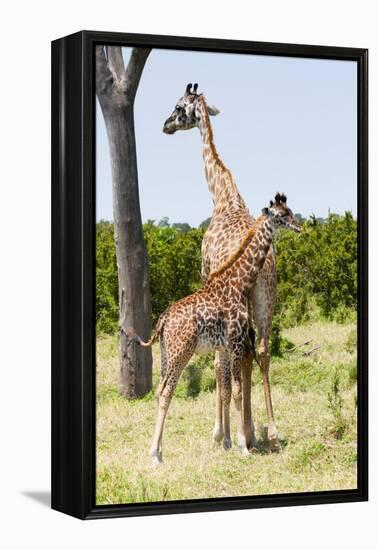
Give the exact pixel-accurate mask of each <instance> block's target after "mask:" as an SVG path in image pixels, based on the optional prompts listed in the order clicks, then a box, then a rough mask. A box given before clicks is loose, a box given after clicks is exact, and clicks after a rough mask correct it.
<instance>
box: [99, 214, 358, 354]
mask: <svg viewBox="0 0 377 550" xmlns="http://www.w3.org/2000/svg"><path fill="white" fill-rule="evenodd" d="M209 222H210V218H208V219H207V220H204V221H203V222H202V223H201V225H200V228H198V229H195V228H190V226H189V225H188V224H187V223H175V224H173V225H170V223H169V219H168V218H162V219H161V220H160V221H159V223H158V225H156V223H155V222H154V221H153V220H149V221H148V222H147V223H146V224H145V225H144V238H145V242H146V246H147V250H148V260H149V275H150V288H151V299H152V320H153V322H156V320H157V319H158V317H159V316H160V315H161V313H162V312H163V311H164V310H165V308H166V307H167V306H168V305H169V304H171V303H172V302H174V301H176V300H178V299H180V298H182V297H184V296H187V295H188V294H190V293H192V292H194V291H195V290H196V289H197V288H199V287H200V286H201V280H200V267H201V242H202V239H203V235H204V232H205V229H206V227H208V224H209ZM275 248H276V257H277V273H278V288H277V307H276V311H277V314H278V315H276V316H275V319H274V325H273V328H272V342H271V345H272V354H273V355H277V356H279V355H281V353H282V351H283V350H284V348H285V347H286V345H287V343H286V342H284V340H282V338H281V327H283V326H285V327H288V326H294V325H296V324H300V323H303V322H308V321H310V320H311V321H313V320H315V319H318V318H325V319H330V320H334V321H336V322H337V323H342V324H344V323H348V322H350V321H352V320H354V319H355V318H356V306H357V222H356V220H354V219H353V217H352V215H351V214H350V213H346V214H345V215H344V216H338V215H335V214H330V215H329V217H328V218H327V219H326V220H321V219H318V218H315V216H312V217H311V218H310V220H307V221H304V222H303V231H302V232H301V234H300V235H297V234H295V233H293V232H291V231H282V232H281V233H280V234H279V235H278V236H277V239H276V243H275ZM96 260H97V273H96V289H97V292H96V306H97V330H98V332H104V333H109V334H111V333H114V332H115V331H116V330H117V326H118V283H117V270H116V258H115V246H114V236H113V225H112V224H111V223H109V222H103V221H101V222H99V223H98V224H97V246H96Z"/></svg>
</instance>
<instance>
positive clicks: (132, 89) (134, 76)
mask: <svg viewBox="0 0 377 550" xmlns="http://www.w3.org/2000/svg"><path fill="white" fill-rule="evenodd" d="M150 53H151V48H132V52H131V57H130V60H129V62H128V65H127V70H126V74H125V89H124V92H125V93H126V95H127V96H128V98H129V99H130V100H131V101H132V100H133V99H134V97H135V95H136V92H137V88H138V86H139V82H140V77H141V73H142V72H143V69H144V65H145V62H146V60H147V58H148V55H149V54H150Z"/></svg>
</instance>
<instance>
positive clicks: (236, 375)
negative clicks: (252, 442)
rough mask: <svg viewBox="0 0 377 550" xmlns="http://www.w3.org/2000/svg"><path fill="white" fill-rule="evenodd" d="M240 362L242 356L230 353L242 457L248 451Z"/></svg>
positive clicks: (239, 445) (238, 437)
mask: <svg viewBox="0 0 377 550" xmlns="http://www.w3.org/2000/svg"><path fill="white" fill-rule="evenodd" d="M241 361H242V354H240V355H238V354H237V355H236V354H235V353H232V358H231V373H232V395H233V401H234V405H235V408H236V421H237V439H238V447H239V449H240V451H241V453H242V454H243V455H248V454H249V451H248V448H247V445H246V436H245V430H244V422H243V418H242V382H241Z"/></svg>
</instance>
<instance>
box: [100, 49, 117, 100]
mask: <svg viewBox="0 0 377 550" xmlns="http://www.w3.org/2000/svg"><path fill="white" fill-rule="evenodd" d="M113 80H114V77H113V75H112V73H111V71H110V69H109V65H108V63H107V59H106V56H105V51H104V49H103V46H96V90H97V94H99V95H100V94H101V93H103V92H105V90H106V89H107V88H108V87H109V86H111V85H112V83H113Z"/></svg>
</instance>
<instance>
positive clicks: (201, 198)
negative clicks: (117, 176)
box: [96, 48, 357, 226]
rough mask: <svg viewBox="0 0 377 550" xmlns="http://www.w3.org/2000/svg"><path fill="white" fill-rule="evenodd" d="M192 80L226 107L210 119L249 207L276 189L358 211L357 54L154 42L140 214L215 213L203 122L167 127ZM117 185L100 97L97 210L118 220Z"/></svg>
mask: <svg viewBox="0 0 377 550" xmlns="http://www.w3.org/2000/svg"><path fill="white" fill-rule="evenodd" d="M129 53H130V50H129V49H128V48H124V49H123V55H124V59H125V61H126V62H127V60H128V57H129ZM188 82H198V83H199V89H198V91H199V92H203V93H204V95H205V97H206V99H207V101H208V103H211V104H214V105H216V106H217V107H219V108H220V109H221V111H222V112H221V114H219V115H218V116H216V117H212V118H211V121H212V125H213V131H214V138H215V144H216V147H217V150H218V152H219V154H220V156H221V158H222V159H223V161H224V163H225V164H226V165H227V167H228V168H229V169H230V170H231V172H232V174H233V177H234V179H235V181H236V184H237V186H238V188H239V190H240V192H241V194H242V196H243V197H244V199H245V201H246V204H247V205H248V208H249V210H250V212H251V213H252V214H254V215H258V214H259V213H260V211H261V209H262V208H263V207H264V206H266V205H267V203H268V201H269V200H270V198H272V197H273V195H274V193H275V192H276V191H277V190H279V191H284V192H285V193H286V194H287V195H288V203H289V205H290V207H291V208H292V210H293V211H294V212H300V213H301V214H303V215H304V216H308V215H310V214H311V213H312V212H313V213H315V214H316V215H317V216H322V217H324V216H326V215H327V212H328V210H329V209H330V210H331V211H332V212H337V213H343V212H344V211H345V210H351V211H352V212H353V214H354V215H356V211H357V202H356V192H357V141H356V137H357V118H356V117H357V113H356V107H357V87H356V86H357V67H356V63H354V62H350V61H330V60H319V59H300V58H285V57H270V56H256V55H234V54H222V53H204V52H187V51H174V50H158V49H156V50H152V52H151V54H150V56H149V58H148V60H147V62H146V65H145V69H144V72H143V75H142V78H141V82H140V86H139V90H138V93H137V96H136V102H135V128H136V143H137V156H138V172H139V189H140V202H141V213H142V218H143V221H146V220H147V219H154V220H159V219H161V218H162V217H164V216H167V217H168V218H169V219H170V221H171V223H174V222H188V223H189V224H190V225H193V226H197V225H199V224H200V222H202V221H203V220H204V219H206V218H208V217H209V216H210V215H211V212H212V201H211V197H210V195H209V192H208V189H207V185H206V181H205V177H204V166H203V160H202V154H201V139H200V133H199V130H198V129H197V128H194V129H192V130H190V131H186V132H177V133H176V134H174V135H171V136H170V135H165V134H163V133H162V126H163V123H164V121H165V119H166V118H167V117H168V116H169V115H170V113H171V112H172V110H173V108H174V106H175V104H176V102H177V100H178V99H179V97H181V96H182V95H183V92H184V90H185V87H186V84H187V83H188ZM111 192H112V190H111V169H110V157H109V150H108V143H107V136H106V130H105V126H104V122H103V117H102V113H101V109H100V107H99V104H98V102H97V215H96V216H97V219H107V220H111V219H112V195H111Z"/></svg>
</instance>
